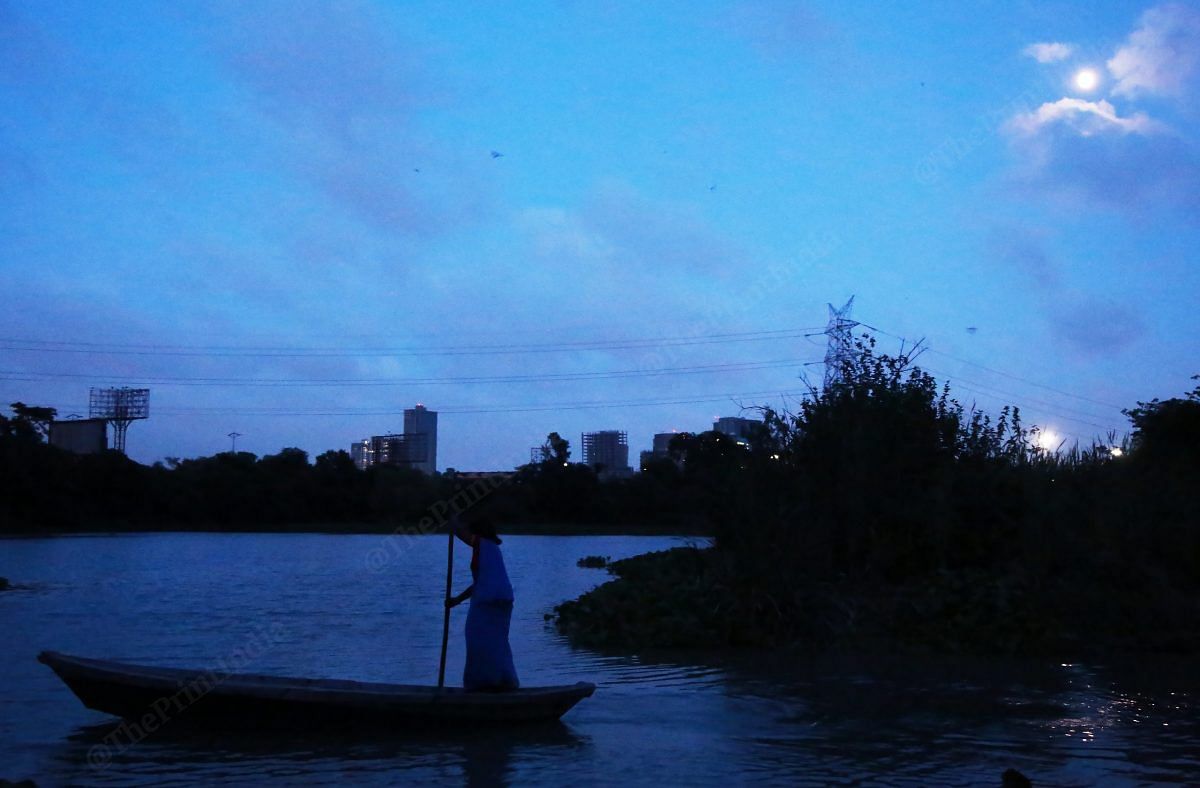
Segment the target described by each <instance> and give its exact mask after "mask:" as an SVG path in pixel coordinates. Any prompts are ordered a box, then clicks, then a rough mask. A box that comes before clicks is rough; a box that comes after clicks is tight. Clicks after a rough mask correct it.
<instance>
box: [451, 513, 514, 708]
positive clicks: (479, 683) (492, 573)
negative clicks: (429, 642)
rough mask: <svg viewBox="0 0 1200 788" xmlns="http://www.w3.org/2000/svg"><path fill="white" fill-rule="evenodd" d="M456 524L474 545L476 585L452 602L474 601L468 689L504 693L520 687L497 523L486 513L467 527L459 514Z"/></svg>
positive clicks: (470, 619) (510, 598)
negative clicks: (509, 640) (515, 663)
mask: <svg viewBox="0 0 1200 788" xmlns="http://www.w3.org/2000/svg"><path fill="white" fill-rule="evenodd" d="M450 527H451V528H453V529H454V532H455V535H456V536H458V538H459V539H461V540H462V541H463V542H465V543H466V544H468V545H470V546H471V577H472V579H473V581H474V582H473V583H472V584H471V585H470V586H469V587H468V588H467V590H466V591H463V592H462V593H461V594H459V595H458V596H456V597H453V598H451V599H447V600H446V606H447V607H455V606H457V605H460V604H462V603H463V602H464V601H465V600H467V599H470V600H471V608H470V610H469V611H468V613H467V665H466V668H465V669H464V670H463V687H464V688H465V689H467V690H482V691H491V692H503V691H505V690H514V689H517V688H518V687H519V686H520V685H521V683H520V681H518V680H517V671H516V668H515V667H513V658H512V649H511V648H510V647H509V645H508V625H509V622H510V621H511V619H512V609H513V590H512V584H511V583H509V582H508V572H507V571H505V569H504V557H503V556H502V555H501V554H500V537H499V536H498V535H497V534H496V526H495V525H494V524H493V523H492V521H491V520H489V519H487V518H486V517H476V518H472V519H471V522H470V524H469V525H464V524H463V523H462V522H461V521H460V520H459V519H458V518H457V517H456V518H454V519H453V520H452V521H451V523H450Z"/></svg>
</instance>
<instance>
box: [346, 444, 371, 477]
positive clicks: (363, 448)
mask: <svg viewBox="0 0 1200 788" xmlns="http://www.w3.org/2000/svg"><path fill="white" fill-rule="evenodd" d="M350 459H352V460H354V464H355V466H357V467H358V469H359V470H360V471H365V470H366V469H367V468H370V467H371V466H372V465H374V464H375V455H374V453H373V452H372V451H371V439H370V438H363V439H362V440H360V441H355V442H354V443H351V444H350Z"/></svg>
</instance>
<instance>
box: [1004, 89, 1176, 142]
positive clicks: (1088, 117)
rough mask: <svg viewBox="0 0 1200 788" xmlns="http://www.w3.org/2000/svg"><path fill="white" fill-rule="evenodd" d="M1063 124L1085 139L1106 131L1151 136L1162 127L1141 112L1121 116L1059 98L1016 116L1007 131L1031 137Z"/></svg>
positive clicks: (1102, 104) (1100, 105) (1104, 105)
mask: <svg viewBox="0 0 1200 788" xmlns="http://www.w3.org/2000/svg"><path fill="white" fill-rule="evenodd" d="M1055 124H1062V125H1065V126H1069V127H1071V128H1073V129H1074V130H1075V131H1077V132H1078V133H1079V134H1080V135H1082V136H1084V137H1090V136H1091V135H1093V134H1103V133H1105V132H1117V133H1121V134H1154V133H1158V132H1162V131H1164V130H1165V127H1164V126H1163V125H1162V124H1160V123H1158V122H1157V121H1155V120H1152V119H1151V118H1150V117H1149V116H1147V115H1146V114H1145V113H1142V112H1135V113H1134V114H1132V115H1130V116H1128V117H1121V116H1120V115H1118V114H1117V110H1116V109H1115V108H1114V107H1113V105H1112V104H1110V103H1108V102H1107V101H1104V100H1103V99H1101V100H1100V101H1085V100H1084V99H1077V98H1061V99H1059V100H1058V101H1048V102H1046V103H1045V104H1043V105H1042V106H1040V107H1038V108H1037V109H1036V110H1034V111H1033V112H1026V113H1023V114H1020V115H1017V116H1016V117H1015V118H1013V119H1012V120H1010V121H1009V123H1008V129H1009V131H1011V132H1013V133H1015V134H1021V135H1027V136H1028V135H1032V134H1036V133H1038V132H1039V131H1040V130H1042V129H1043V128H1045V127H1047V126H1052V125H1055Z"/></svg>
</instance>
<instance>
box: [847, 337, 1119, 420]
mask: <svg viewBox="0 0 1200 788" xmlns="http://www.w3.org/2000/svg"><path fill="white" fill-rule="evenodd" d="M862 326H863V327H864V328H869V329H871V330H872V331H875V332H877V333H879V334H883V335H884V336H889V337H892V338H893V339H899V340H901V341H903V342H912V340H910V339H909V338H908V337H903V336H900V335H899V334H893V333H891V332H890V331H884V330H883V329H882V328H876V327H875V326H871V325H867V324H866V323H862ZM926 350H927V351H928V352H930V353H936V354H937V355H939V356H945V357H946V358H949V359H953V360H954V361H958V362H959V363H962V364H969V365H970V366H972V367H978V368H979V369H982V370H985V371H987V372H991V373H992V374H994V375H1000V376H1002V377H1006V378H1009V379H1011V380H1016V381H1020V382H1021V383H1025V384H1028V385H1030V386H1037V387H1038V388H1041V389H1046V390H1047V391H1052V392H1054V393H1055V394H1061V395H1062V396H1064V397H1071V398H1072V399H1077V400H1082V401H1083V402H1090V403H1092V404H1093V405H1103V406H1104V407H1106V408H1115V409H1117V410H1123V406H1121V405H1114V404H1113V403H1111V402H1104V401H1103V400H1098V399H1092V398H1090V397H1085V396H1083V395H1081V394H1073V393H1072V392H1070V391H1064V390H1063V389H1059V388H1055V387H1054V386H1048V385H1046V384H1045V383H1038V382H1037V381H1036V380H1030V379H1028V378H1023V377H1021V376H1019V375H1014V374H1012V373H1010V372H1004V371H1003V370H999V369H994V368H993V367H988V366H984V365H983V364H980V363H978V362H975V361H970V360H969V359H965V358H960V357H959V356H955V355H951V354H950V353H947V352H945V351H944V350H937V349H935V348H932V347H926Z"/></svg>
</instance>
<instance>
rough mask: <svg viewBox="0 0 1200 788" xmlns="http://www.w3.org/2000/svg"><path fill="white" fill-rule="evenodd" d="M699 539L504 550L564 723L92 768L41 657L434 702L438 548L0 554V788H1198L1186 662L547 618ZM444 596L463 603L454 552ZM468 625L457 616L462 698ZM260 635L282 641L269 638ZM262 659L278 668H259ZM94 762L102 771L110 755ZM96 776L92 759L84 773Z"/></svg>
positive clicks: (122, 756) (136, 545)
mask: <svg viewBox="0 0 1200 788" xmlns="http://www.w3.org/2000/svg"><path fill="white" fill-rule="evenodd" d="M687 541H688V540H685V539H678V538H667V537H662V538H659V537H625V536H578V537H574V536H573V537H553V536H511V537H508V538H506V539H505V540H504V546H503V550H504V554H505V560H506V562H507V564H508V568H509V573H510V575H511V577H512V580H513V585H514V587H515V590H516V595H517V601H516V605H515V609H514V614H513V626H512V637H511V641H512V646H513V652H514V655H515V659H516V662H517V669H518V672H519V673H520V676H521V680H522V683H523V684H524V685H525V686H536V685H544V684H563V683H572V682H575V681H579V680H586V681H592V682H595V683H596V684H597V685H598V687H599V688H598V690H597V692H596V694H595V695H594V696H593V697H592V698H590V699H587V700H585V701H583V702H582V703H581V704H580V705H579V706H577V707H576V708H575V709H574V710H572V711H571V712H569V713H568V714H567V715H566V717H564V718H563V722H562V724H561V725H557V726H550V727H545V728H541V727H539V728H537V729H534V730H521V729H519V728H513V729H506V730H485V731H473V732H471V733H460V734H455V733H453V732H451V733H413V732H406V733H402V734H389V733H387V732H379V733H377V734H371V735H366V734H362V733H358V734H355V735H354V736H353V737H352V738H345V739H338V738H336V737H335V738H331V737H329V736H316V735H311V734H310V735H298V734H287V735H281V734H269V733H264V734H261V735H253V734H247V733H245V732H237V733H233V732H230V733H225V732H221V731H214V732H204V733H199V732H196V731H195V730H190V729H187V728H186V726H176V727H177V728H178V729H177V730H172V728H171V725H170V724H169V723H168V724H167V725H165V726H164V727H163V728H161V729H160V730H159V731H157V732H155V733H153V734H151V735H149V736H147V737H146V738H145V739H144V740H142V741H140V742H138V743H137V744H136V745H133V746H131V747H128V748H124V749H122V748H120V747H118V748H115V749H113V748H108V749H103V748H102V749H100V750H98V749H97V745H98V744H100V743H101V742H102V741H103V738H104V736H105V735H106V734H108V733H109V732H110V731H111V730H112V720H111V718H109V717H106V716H105V715H103V714H99V713H96V712H92V711H89V710H87V709H85V708H84V707H83V706H82V705H81V704H80V703H79V702H78V701H77V700H76V699H75V697H74V696H73V695H72V694H71V693H70V691H69V690H67V689H66V687H65V686H64V685H63V684H61V683H60V682H59V681H58V679H57V678H56V677H55V676H54V675H53V673H51V671H50V670H49V669H48V668H46V667H44V666H42V665H41V664H39V663H38V662H37V661H36V660H35V657H36V655H37V653H38V652H39V651H40V650H43V649H53V650H58V651H64V652H67V653H75V654H80V655H85V656H95V657H101V658H111V659H121V660H127V661H131V662H138V663H144V664H154V665H171V666H184V667H213V666H217V665H220V664H228V663H229V662H230V661H231V660H233V659H238V658H245V657H246V656H247V655H251V656H253V657H254V659H253V660H252V661H251V662H250V663H249V664H248V665H247V667H246V670H248V671H251V672H259V673H274V674H280V675H303V676H325V677H339V678H351V679H361V680H368V681H389V682H398V683H414V684H433V683H435V682H436V679H437V663H438V654H439V650H440V644H441V618H442V608H441V599H442V594H443V590H444V582H445V561H446V558H445V550H446V541H445V538H444V537H441V536H429V537H419V538H412V539H407V540H400V539H395V538H393V539H391V540H389V539H388V538H387V537H381V536H343V535H319V534H304V535H297V534H279V535H276V534H271V535H265V534H230V535H226V534H135V535H111V536H109V535H105V536H80V537H67V538H54V539H8V540H0V575H4V576H7V577H8V578H9V579H10V580H11V581H12V582H13V583H15V584H17V586H18V587H17V588H15V589H13V590H10V591H6V592H0V634H2V636H3V641H4V642H3V646H2V648H0V778H6V779H10V780H15V779H24V778H32V779H34V780H36V781H37V782H38V784H39V785H68V784H69V785H142V784H147V785H149V784H154V785H157V784H174V785H212V784H215V783H217V782H223V783H225V784H232V785H242V784H244V785H255V784H261V783H264V782H278V783H287V784H305V783H307V784H328V783H342V784H379V785H389V784H397V783H408V782H433V781H437V782H445V783H449V784H459V783H467V784H471V785H496V784H519V785H527V784H537V783H552V784H565V783H573V784H586V785H595V784H601V785H603V784H631V783H662V784H722V783H725V784H743V783H764V784H782V785H889V786H890V785H914V786H916V785H985V786H986V785H999V783H1000V774H1001V772H1002V771H1003V770H1004V769H1006V768H1010V767H1012V768H1016V769H1019V770H1020V771H1022V772H1023V773H1025V774H1026V775H1028V776H1029V777H1031V778H1032V779H1033V780H1034V784H1035V785H1145V784H1164V783H1166V784H1170V783H1183V784H1198V781H1200V717H1198V715H1197V712H1198V711H1200V702H1198V697H1200V696H1198V694H1197V693H1198V691H1200V671H1198V670H1196V661H1194V660H1172V659H1163V658H1155V659H1140V660H1139V659H1128V660H1124V661H1121V662H1119V663H1112V664H1078V663H1064V662H1061V661H1055V660H1022V661H1003V662H1002V661H991V660H974V659H938V660H918V659H913V658H911V657H910V658H889V657H887V656H877V657H872V658H859V659H846V658H838V659H829V658H825V659H796V658H794V657H786V658H785V657H782V656H774V657H772V656H770V655H762V654H745V653H742V654H732V655H724V656H715V655H710V654H705V655H695V654H679V653H675V654H663V653H658V654H639V655H632V656H631V655H605V654H598V653H595V652H592V651H587V650H579V649H575V648H572V647H571V646H570V645H569V644H567V643H566V642H565V640H564V639H563V638H561V637H560V636H558V635H557V634H556V633H555V632H554V630H553V628H552V627H551V626H550V625H549V624H548V623H547V622H546V621H545V620H544V615H545V614H546V613H548V612H549V611H550V610H551V609H552V608H553V606H554V605H555V604H557V603H558V602H561V601H563V600H565V599H570V598H573V597H575V596H577V595H578V594H580V593H582V592H584V591H586V590H587V589H588V588H591V587H592V586H594V585H596V584H597V583H600V582H603V581H605V580H606V579H607V578H608V576H607V574H606V573H604V572H603V570H595V569H582V568H579V567H577V566H576V561H577V560H578V559H579V558H581V557H583V556H586V555H606V556H611V557H613V558H621V557H625V556H630V555H636V554H638V553H643V552H647V551H650V550H659V549H663V548H666V547H670V546H673V545H678V544H683V543H686V542H687ZM457 558H458V560H457V562H456V582H455V587H456V589H462V588H464V587H465V586H466V584H467V583H468V582H469V572H468V569H467V566H466V563H467V562H466V559H467V555H466V551H464V550H462V549H460V550H459V551H458V553H457ZM465 614H466V607H465V606H464V607H462V608H458V609H457V610H455V611H454V621H453V623H452V637H451V642H450V652H449V663H448V668H447V675H448V680H449V681H450V682H451V683H459V681H460V678H461V675H462V665H463V658H464V648H463V641H462V626H463V623H464V621H465ZM264 632H268V633H269V639H264V634H263V633H264ZM264 643H265V645H264ZM97 752H102V754H103V757H102V758H101V757H97ZM89 753H90V754H91V756H90V758H89Z"/></svg>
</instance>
